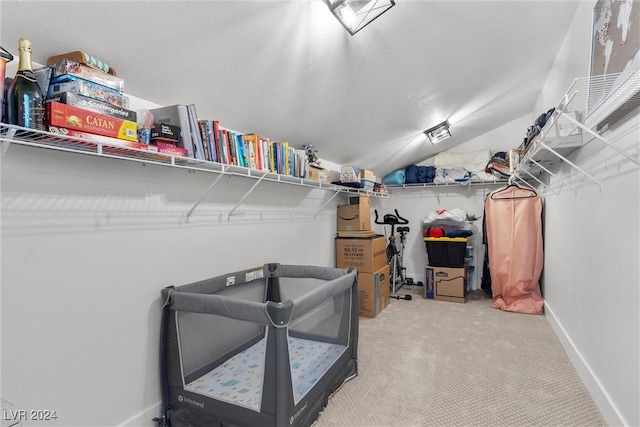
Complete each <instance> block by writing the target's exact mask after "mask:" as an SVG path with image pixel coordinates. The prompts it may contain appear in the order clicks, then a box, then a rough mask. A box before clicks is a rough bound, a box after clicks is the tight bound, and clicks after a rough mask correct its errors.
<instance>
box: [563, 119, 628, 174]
mask: <svg viewBox="0 0 640 427" xmlns="http://www.w3.org/2000/svg"><path fill="white" fill-rule="evenodd" d="M561 114H562V117H564V118H566V119H567V120H569V121H570V122H571V123H573V124H575V125H577V126H579V127H580V128H581V129H584V131H585V132H587V133H589V134H590V135H592V136H593V137H594V138H596V139H597V140H599V141H600V142H602V143H604V144H606V145H607V146H609V147H611V148H613V149H614V150H615V151H617V152H618V154H620V155H622V156H624V157H626V158H627V159H629V160H631V161H632V162H633V163H635V164H636V165H638V166H640V161H639V160H638V159H636V158H635V157H633V156H632V155H630V154H629V153H627V152H626V151H624V150H621V149H620V148H618V147H616V146H615V145H614V144H612V143H611V142H609V140H607V139H606V138H603V137H602V136H600V135H599V134H598V133H597V132H594V131H592V130H591V129H589V128H588V127H586V126H585V125H583V124H582V123H580V122H579V121H577V120H576V119H574V118H573V117H571V116H569V115H567V114H565V113H561Z"/></svg>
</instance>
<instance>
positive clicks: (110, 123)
mask: <svg viewBox="0 0 640 427" xmlns="http://www.w3.org/2000/svg"><path fill="white" fill-rule="evenodd" d="M47 65H48V66H49V67H50V68H51V70H52V74H51V80H50V82H49V86H48V90H47V101H46V103H45V112H46V121H47V125H48V130H49V131H50V132H53V133H58V134H62V135H68V136H73V137H76V138H82V139H86V140H90V141H94V142H105V143H109V144H116V145H126V146H130V147H134V148H142V146H143V144H138V143H137V141H138V136H137V123H136V121H137V115H136V112H135V111H132V110H129V109H128V107H129V98H128V97H126V96H125V95H124V94H123V90H124V81H123V80H122V79H121V78H119V77H117V76H116V72H115V70H113V69H112V68H110V67H109V66H107V65H106V64H104V63H103V62H102V61H99V60H97V59H95V58H94V57H92V56H90V55H88V54H86V53H84V52H78V51H76V52H69V53H66V54H62V55H57V56H53V57H51V58H49V59H48V61H47Z"/></svg>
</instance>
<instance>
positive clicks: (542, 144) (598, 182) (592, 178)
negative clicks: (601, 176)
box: [538, 141, 602, 187]
mask: <svg viewBox="0 0 640 427" xmlns="http://www.w3.org/2000/svg"><path fill="white" fill-rule="evenodd" d="M538 144H540V145H541V146H543V147H544V148H545V149H547V150H549V151H551V152H552V153H553V154H554V155H555V156H556V157H558V158H559V159H562V161H563V162H567V163H569V164H570V165H571V166H572V167H573V168H575V169H577V170H578V171H579V172H580V173H582V174H583V175H584V176H586V177H587V178H589V179H590V180H591V181H593V182H595V183H596V184H598V186H600V187H602V184H601V183H600V181H598V180H597V179H595V178H594V177H593V176H591V175H590V174H589V173H587V171H585V170H584V169H582V168H581V167H580V166H578V165H576V164H575V163H573V162H572V161H571V160H569V159H567V158H566V157H564V156H563V155H562V154H560V153H558V152H557V151H556V150H554V149H553V148H551V147H549V146H548V145H547V144H545V143H544V142H543V141H539V142H538Z"/></svg>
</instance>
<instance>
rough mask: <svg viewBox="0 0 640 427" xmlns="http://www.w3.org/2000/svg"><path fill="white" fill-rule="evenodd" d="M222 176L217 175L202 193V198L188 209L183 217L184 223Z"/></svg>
mask: <svg viewBox="0 0 640 427" xmlns="http://www.w3.org/2000/svg"><path fill="white" fill-rule="evenodd" d="M223 176H224V174H223V173H221V174H220V175H218V177H217V178H216V179H215V180H214V181H213V182H212V183H211V185H210V186H209V188H207V190H206V191H205V192H204V194H203V195H202V197H200V200H198V201H197V202H196V203H195V204H194V205H193V206H192V207H191V209H189V212H187V214H186V215H185V219H184V220H185V222H189V217H191V214H192V213H193V211H194V210H196V208H197V207H198V205H199V204H200V203H202V201H203V200H204V198H205V197H207V194H209V193H210V192H211V190H213V187H215V185H216V184H217V183H218V181H220V179H221V178H222V177H223Z"/></svg>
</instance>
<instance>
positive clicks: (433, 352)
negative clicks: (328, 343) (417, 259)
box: [315, 286, 606, 427]
mask: <svg viewBox="0 0 640 427" xmlns="http://www.w3.org/2000/svg"><path fill="white" fill-rule="evenodd" d="M422 292H423V288H422V287H418V286H412V287H408V286H405V287H404V288H402V289H401V290H400V293H412V294H414V297H413V300H411V301H405V300H392V301H391V305H390V306H389V307H387V309H385V310H384V311H383V312H382V313H381V314H380V315H378V317H376V318H375V319H367V318H362V317H361V318H360V338H359V348H358V371H359V372H358V376H357V377H356V378H354V379H352V380H350V381H348V382H347V383H346V384H344V385H343V387H342V388H341V389H340V390H339V391H338V392H337V393H336V394H334V396H333V397H332V398H331V400H330V402H329V405H328V406H327V408H326V409H325V411H324V412H323V413H322V415H321V416H320V418H319V419H318V421H317V422H316V424H315V427H326V426H602V425H606V424H605V423H604V420H603V419H602V417H601V415H600V412H599V411H598V409H597V407H596V406H595V404H594V403H593V400H592V399H591V397H590V395H589V394H588V392H587V391H586V389H585V387H584V385H583V384H582V382H581V381H580V378H579V377H578V374H577V373H576V371H575V370H574V368H573V367H572V365H571V363H570V362H569V359H568V358H567V356H566V354H565V353H564V350H563V349H562V347H561V345H560V342H559V341H558V339H557V338H556V336H555V335H554V333H553V331H552V330H551V327H550V326H549V324H548V322H547V319H546V318H545V317H544V316H535V315H527V314H516V313H508V312H504V311H500V310H496V309H493V308H491V300H490V299H489V298H487V297H485V296H484V294H483V293H482V291H476V292H474V293H473V294H472V296H471V297H470V298H469V300H468V302H467V303H466V304H459V303H450V302H440V301H434V300H431V299H429V300H427V299H424V298H422V297H421V293H422Z"/></svg>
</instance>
